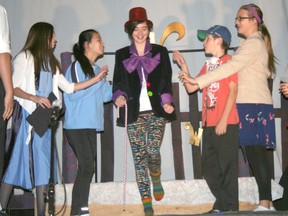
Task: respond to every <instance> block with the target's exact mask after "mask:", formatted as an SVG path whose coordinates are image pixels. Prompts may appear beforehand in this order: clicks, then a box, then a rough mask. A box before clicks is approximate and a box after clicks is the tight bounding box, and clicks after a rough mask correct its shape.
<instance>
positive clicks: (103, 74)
mask: <svg viewBox="0 0 288 216" xmlns="http://www.w3.org/2000/svg"><path fill="white" fill-rule="evenodd" d="M108 71H109V69H108V65H104V66H103V67H102V68H101V69H100V72H99V73H98V74H97V75H96V76H95V77H94V79H96V82H99V81H101V80H102V79H104V78H105V77H106V76H107V73H108Z"/></svg>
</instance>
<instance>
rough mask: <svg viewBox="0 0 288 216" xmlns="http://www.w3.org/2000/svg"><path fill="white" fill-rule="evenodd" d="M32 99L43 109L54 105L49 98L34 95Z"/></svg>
mask: <svg viewBox="0 0 288 216" xmlns="http://www.w3.org/2000/svg"><path fill="white" fill-rule="evenodd" d="M31 100H32V101H33V102H34V103H36V104H39V105H40V106H41V107H42V108H43V109H45V108H46V107H47V108H52V105H51V103H50V101H49V100H48V98H45V97H40V96H36V95H33V96H31Z"/></svg>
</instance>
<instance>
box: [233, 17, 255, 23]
mask: <svg viewBox="0 0 288 216" xmlns="http://www.w3.org/2000/svg"><path fill="white" fill-rule="evenodd" d="M244 19H253V17H241V16H239V17H236V18H235V22H236V21H240V22H241V21H242V20H244Z"/></svg>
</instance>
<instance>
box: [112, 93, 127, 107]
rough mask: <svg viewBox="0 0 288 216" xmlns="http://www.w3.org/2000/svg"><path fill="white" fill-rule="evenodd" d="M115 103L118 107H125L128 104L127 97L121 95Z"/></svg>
mask: <svg viewBox="0 0 288 216" xmlns="http://www.w3.org/2000/svg"><path fill="white" fill-rule="evenodd" d="M115 104H116V106H117V107H123V106H124V105H125V104H126V98H125V97H124V96H123V95H120V96H119V97H118V98H117V99H116V101H115Z"/></svg>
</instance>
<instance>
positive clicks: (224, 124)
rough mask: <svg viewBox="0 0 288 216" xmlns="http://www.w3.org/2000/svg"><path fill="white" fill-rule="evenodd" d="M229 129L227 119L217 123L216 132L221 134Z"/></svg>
mask: <svg viewBox="0 0 288 216" xmlns="http://www.w3.org/2000/svg"><path fill="white" fill-rule="evenodd" d="M226 131H227V121H224V120H221V119H220V120H219V122H218V123H217V125H216V127H215V133H216V134H217V135H218V136H220V135H223V134H225V133H226Z"/></svg>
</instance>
